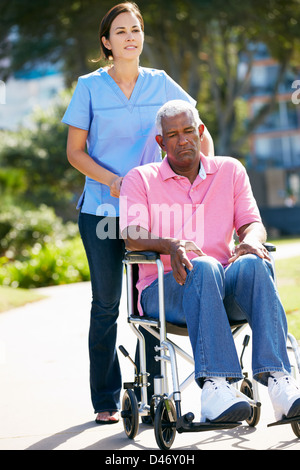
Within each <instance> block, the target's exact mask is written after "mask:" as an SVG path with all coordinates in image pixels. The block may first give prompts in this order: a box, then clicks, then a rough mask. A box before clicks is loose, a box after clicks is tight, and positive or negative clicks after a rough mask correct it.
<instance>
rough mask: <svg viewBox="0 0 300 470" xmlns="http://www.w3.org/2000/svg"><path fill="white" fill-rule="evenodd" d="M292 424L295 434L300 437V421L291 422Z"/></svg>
mask: <svg viewBox="0 0 300 470" xmlns="http://www.w3.org/2000/svg"><path fill="white" fill-rule="evenodd" d="M291 426H292V430H293V431H294V434H295V435H296V436H297V437H299V438H300V421H296V422H294V423H291Z"/></svg>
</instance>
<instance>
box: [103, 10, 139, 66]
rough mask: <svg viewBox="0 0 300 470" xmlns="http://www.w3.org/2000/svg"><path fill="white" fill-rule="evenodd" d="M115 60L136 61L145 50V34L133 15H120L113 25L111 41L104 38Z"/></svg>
mask: <svg viewBox="0 0 300 470" xmlns="http://www.w3.org/2000/svg"><path fill="white" fill-rule="evenodd" d="M102 42H103V44H104V46H105V47H106V48H107V49H109V50H111V52H112V56H113V58H114V60H116V59H135V58H137V57H139V56H140V54H141V52H142V50H143V43H144V33H143V31H142V28H141V25H140V22H139V20H138V18H137V17H136V16H135V15H134V14H133V13H129V12H128V13H120V15H118V16H117V17H116V18H115V19H114V21H113V22H112V24H111V27H110V33H109V39H106V38H105V37H102Z"/></svg>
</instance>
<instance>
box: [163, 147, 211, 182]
mask: <svg viewBox="0 0 300 470" xmlns="http://www.w3.org/2000/svg"><path fill="white" fill-rule="evenodd" d="M216 171H217V165H216V163H215V161H214V158H213V157H206V156H205V155H203V153H201V166H200V171H199V176H200V178H201V179H202V180H204V179H205V178H206V175H208V174H212V173H215V172H216ZM160 174H161V176H162V179H163V181H165V180H167V179H169V178H175V177H178V175H177V173H175V172H174V171H173V170H172V168H171V167H170V165H169V162H168V159H167V157H165V158H164V159H163V161H162V163H161V165H160Z"/></svg>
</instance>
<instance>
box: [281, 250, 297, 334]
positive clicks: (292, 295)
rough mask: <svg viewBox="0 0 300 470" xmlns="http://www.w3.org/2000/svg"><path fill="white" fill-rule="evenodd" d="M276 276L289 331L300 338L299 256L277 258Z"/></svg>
mask: <svg viewBox="0 0 300 470" xmlns="http://www.w3.org/2000/svg"><path fill="white" fill-rule="evenodd" d="M276 276H277V286H278V291H279V295H280V298H281V301H282V303H283V306H284V308H285V311H286V314H287V320H288V325H289V331H290V332H291V333H292V334H293V335H294V336H295V337H296V338H297V339H298V340H300V256H297V257H295V258H288V259H281V260H277V261H276Z"/></svg>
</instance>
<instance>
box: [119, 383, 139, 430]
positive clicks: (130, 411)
mask: <svg viewBox="0 0 300 470" xmlns="http://www.w3.org/2000/svg"><path fill="white" fill-rule="evenodd" d="M121 417H122V418H123V426H124V431H125V434H126V436H127V437H128V438H129V439H134V438H135V436H136V435H137V433H138V430H139V407H138V402H137V398H136V396H135V393H134V392H133V390H130V389H128V390H126V391H125V393H124V395H123V400H122V412H121Z"/></svg>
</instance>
